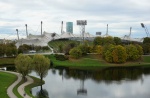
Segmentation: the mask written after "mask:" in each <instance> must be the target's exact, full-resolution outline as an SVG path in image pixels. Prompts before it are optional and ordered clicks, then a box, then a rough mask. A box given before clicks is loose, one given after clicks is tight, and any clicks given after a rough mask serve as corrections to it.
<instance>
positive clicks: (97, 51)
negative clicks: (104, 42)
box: [95, 45, 103, 54]
mask: <svg viewBox="0 0 150 98" xmlns="http://www.w3.org/2000/svg"><path fill="white" fill-rule="evenodd" d="M95 48H96V49H95V51H96V53H98V54H102V51H103V47H102V46H100V45H97V46H96V47H95Z"/></svg>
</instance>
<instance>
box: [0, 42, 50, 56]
mask: <svg viewBox="0 0 150 98" xmlns="http://www.w3.org/2000/svg"><path fill="white" fill-rule="evenodd" d="M30 50H35V51H37V52H38V51H42V52H43V51H47V50H49V48H48V46H43V47H41V46H32V45H26V44H23V45H21V46H19V48H18V49H17V47H16V45H15V43H13V42H12V43H0V57H5V56H7V57H12V56H16V55H17V54H20V53H28V52H29V51H30Z"/></svg>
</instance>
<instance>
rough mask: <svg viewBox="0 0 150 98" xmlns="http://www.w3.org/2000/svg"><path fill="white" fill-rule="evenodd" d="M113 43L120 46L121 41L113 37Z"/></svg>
mask: <svg viewBox="0 0 150 98" xmlns="http://www.w3.org/2000/svg"><path fill="white" fill-rule="evenodd" d="M114 43H115V44H116V45H120V44H121V39H120V38H119V37H114Z"/></svg>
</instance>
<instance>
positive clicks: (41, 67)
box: [33, 54, 50, 83]
mask: <svg viewBox="0 0 150 98" xmlns="http://www.w3.org/2000/svg"><path fill="white" fill-rule="evenodd" d="M33 66H34V67H33V69H34V71H35V72H36V73H37V75H38V76H40V79H41V83H42V81H43V78H44V77H46V75H47V73H48V70H49V68H50V59H48V58H47V57H45V56H43V55H39V54H36V55H34V57H33Z"/></svg>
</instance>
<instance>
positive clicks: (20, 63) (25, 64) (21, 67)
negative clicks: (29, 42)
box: [15, 54, 32, 80]
mask: <svg viewBox="0 0 150 98" xmlns="http://www.w3.org/2000/svg"><path fill="white" fill-rule="evenodd" d="M31 64H32V59H31V58H30V57H29V56H27V55H23V54H19V55H18V56H17V58H16V59H15V67H16V70H17V71H18V72H19V73H21V74H22V76H23V79H24V80H25V76H26V75H27V74H29V73H30V72H31V69H32V67H31Z"/></svg>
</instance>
